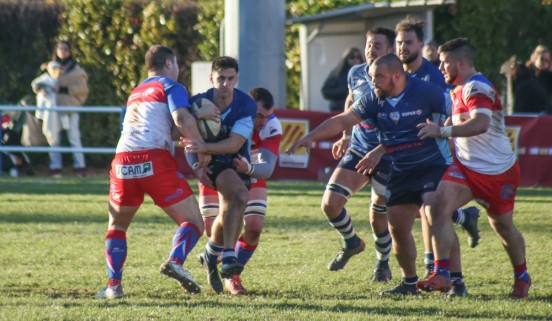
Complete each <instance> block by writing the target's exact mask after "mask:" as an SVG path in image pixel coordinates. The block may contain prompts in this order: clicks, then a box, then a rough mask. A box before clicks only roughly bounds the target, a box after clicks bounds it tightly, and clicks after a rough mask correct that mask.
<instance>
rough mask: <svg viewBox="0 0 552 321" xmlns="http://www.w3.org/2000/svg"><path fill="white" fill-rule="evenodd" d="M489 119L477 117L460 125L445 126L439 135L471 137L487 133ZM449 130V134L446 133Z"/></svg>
mask: <svg viewBox="0 0 552 321" xmlns="http://www.w3.org/2000/svg"><path fill="white" fill-rule="evenodd" d="M490 120H491V119H490V117H488V116H478V117H474V118H471V119H469V120H467V121H466V122H463V123H462V124H458V125H453V126H445V127H443V128H442V129H441V133H442V134H443V136H445V137H471V136H477V135H480V134H483V133H485V132H487V130H488V129H489V124H490ZM449 130H450V133H448V132H447V131H449Z"/></svg>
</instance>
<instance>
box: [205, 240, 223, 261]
mask: <svg viewBox="0 0 552 321" xmlns="http://www.w3.org/2000/svg"><path fill="white" fill-rule="evenodd" d="M223 249H224V247H222V246H220V245H216V244H214V243H213V242H211V240H209V241H207V244H205V260H206V261H207V263H209V264H217V261H218V257H219V256H220V255H221V254H222V250H223Z"/></svg>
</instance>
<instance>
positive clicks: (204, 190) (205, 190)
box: [197, 178, 266, 197]
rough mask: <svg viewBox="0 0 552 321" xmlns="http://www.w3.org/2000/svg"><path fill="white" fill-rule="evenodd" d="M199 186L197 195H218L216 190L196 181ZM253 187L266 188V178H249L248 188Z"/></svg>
mask: <svg viewBox="0 0 552 321" xmlns="http://www.w3.org/2000/svg"><path fill="white" fill-rule="evenodd" d="M197 185H198V186H199V196H200V197H201V196H215V195H218V192H217V190H215V189H212V188H209V187H207V186H205V185H203V184H201V182H200V183H198V184H197ZM254 188H266V179H258V178H251V188H250V189H249V190H252V189H254Z"/></svg>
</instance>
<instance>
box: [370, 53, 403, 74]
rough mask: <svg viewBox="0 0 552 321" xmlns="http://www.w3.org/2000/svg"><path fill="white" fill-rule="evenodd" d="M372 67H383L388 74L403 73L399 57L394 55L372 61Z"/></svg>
mask: <svg viewBox="0 0 552 321" xmlns="http://www.w3.org/2000/svg"><path fill="white" fill-rule="evenodd" d="M372 66H374V67H376V66H385V67H387V69H388V70H389V71H390V72H393V73H395V72H400V73H404V69H403V65H402V62H401V60H400V59H399V57H397V56H396V55H394V54H387V55H385V56H381V57H379V58H377V59H376V60H374V62H373V63H372Z"/></svg>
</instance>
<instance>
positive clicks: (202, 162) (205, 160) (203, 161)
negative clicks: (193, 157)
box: [196, 153, 211, 168]
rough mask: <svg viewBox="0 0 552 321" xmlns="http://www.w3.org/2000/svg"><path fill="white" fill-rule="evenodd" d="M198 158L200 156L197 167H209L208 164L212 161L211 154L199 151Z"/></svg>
mask: <svg viewBox="0 0 552 321" xmlns="http://www.w3.org/2000/svg"><path fill="white" fill-rule="evenodd" d="M197 158H198V162H197V163H196V164H197V168H207V164H209V163H210V162H211V155H210V154H204V153H199V154H197Z"/></svg>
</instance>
